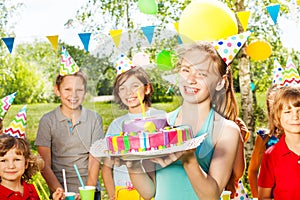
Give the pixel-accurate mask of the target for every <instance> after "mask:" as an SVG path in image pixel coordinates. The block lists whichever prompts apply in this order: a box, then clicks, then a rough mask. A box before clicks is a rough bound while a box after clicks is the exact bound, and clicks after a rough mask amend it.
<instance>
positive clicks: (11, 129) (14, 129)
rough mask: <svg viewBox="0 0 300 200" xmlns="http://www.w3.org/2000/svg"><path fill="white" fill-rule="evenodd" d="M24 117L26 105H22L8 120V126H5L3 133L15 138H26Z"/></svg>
mask: <svg viewBox="0 0 300 200" xmlns="http://www.w3.org/2000/svg"><path fill="white" fill-rule="evenodd" d="M26 119H27V117H26V106H24V107H23V108H22V109H21V110H20V111H19V113H18V114H17V115H16V116H15V118H14V119H13V120H12V122H10V124H9V126H8V127H7V128H5V130H4V133H5V134H8V135H11V136H13V137H16V138H23V139H26V134H25V129H26V124H27V121H26Z"/></svg>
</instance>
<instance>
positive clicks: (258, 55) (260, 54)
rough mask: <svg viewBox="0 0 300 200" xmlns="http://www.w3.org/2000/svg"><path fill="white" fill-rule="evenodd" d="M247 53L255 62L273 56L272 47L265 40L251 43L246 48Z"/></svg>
mask: <svg viewBox="0 0 300 200" xmlns="http://www.w3.org/2000/svg"><path fill="white" fill-rule="evenodd" d="M246 53H247V55H248V56H250V58H252V59H253V60H260V61H262V60H266V59H267V58H269V57H270V55H271V54H272V48H271V45H270V44H269V43H268V42H266V41H264V40H257V41H255V42H251V43H250V44H249V45H248V47H247V48H246Z"/></svg>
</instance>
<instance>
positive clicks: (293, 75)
mask: <svg viewBox="0 0 300 200" xmlns="http://www.w3.org/2000/svg"><path fill="white" fill-rule="evenodd" d="M299 83H300V76H299V73H298V71H297V68H296V66H295V64H294V63H293V61H292V58H291V57H288V60H287V62H286V66H285V70H284V73H283V81H282V86H295V85H298V84H299Z"/></svg>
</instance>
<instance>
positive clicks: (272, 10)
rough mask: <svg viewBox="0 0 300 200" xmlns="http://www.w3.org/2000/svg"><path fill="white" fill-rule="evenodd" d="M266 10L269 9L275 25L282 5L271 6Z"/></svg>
mask: <svg viewBox="0 0 300 200" xmlns="http://www.w3.org/2000/svg"><path fill="white" fill-rule="evenodd" d="M266 8H267V11H268V12H269V14H270V16H271V18H272V20H273V22H274V24H276V23H277V17H278V13H279V10H280V4H274V5H270V6H267V7H266Z"/></svg>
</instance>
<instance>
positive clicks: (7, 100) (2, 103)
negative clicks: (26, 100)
mask: <svg viewBox="0 0 300 200" xmlns="http://www.w3.org/2000/svg"><path fill="white" fill-rule="evenodd" d="M16 95H17V92H14V93H12V94H10V95H7V96H5V97H3V98H2V99H1V100H0V119H1V120H3V119H4V116H5V115H6V113H7V111H8V109H9V108H10V106H11V104H12V103H13V101H14V100H15V97H16Z"/></svg>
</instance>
